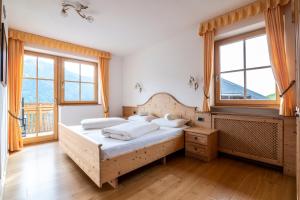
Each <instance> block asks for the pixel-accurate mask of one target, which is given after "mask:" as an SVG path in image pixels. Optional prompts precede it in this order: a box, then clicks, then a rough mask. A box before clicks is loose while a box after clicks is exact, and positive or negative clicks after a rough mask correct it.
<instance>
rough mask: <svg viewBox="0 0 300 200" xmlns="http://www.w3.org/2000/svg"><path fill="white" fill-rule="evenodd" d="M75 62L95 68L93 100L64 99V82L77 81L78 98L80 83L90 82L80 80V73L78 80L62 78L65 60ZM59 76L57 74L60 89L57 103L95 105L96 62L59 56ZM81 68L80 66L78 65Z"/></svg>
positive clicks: (96, 84) (96, 91) (96, 92)
mask: <svg viewBox="0 0 300 200" xmlns="http://www.w3.org/2000/svg"><path fill="white" fill-rule="evenodd" d="M68 61H69V62H76V63H79V64H80V65H82V64H87V65H92V66H94V68H95V74H94V83H93V84H94V96H95V99H94V100H93V101H81V100H79V101H66V100H65V99H64V94H65V82H74V83H78V84H79V99H80V98H81V84H82V83H90V84H92V83H91V82H85V81H81V74H80V76H79V77H80V80H79V81H65V79H64V72H65V62H68ZM59 63H60V66H61V67H60V76H59V83H60V86H61V87H60V89H59V91H60V92H59V93H60V95H59V104H60V105H80V104H81V105H95V104H98V95H99V94H98V84H99V81H98V63H95V62H89V61H83V60H78V59H73V58H65V57H61V58H60V62H59ZM80 68H81V66H80Z"/></svg>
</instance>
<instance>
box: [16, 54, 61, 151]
mask: <svg viewBox="0 0 300 200" xmlns="http://www.w3.org/2000/svg"><path fill="white" fill-rule="evenodd" d="M25 56H34V57H37V60H36V66H35V67H36V69H35V70H36V77H35V78H34V77H24V74H23V75H22V82H23V80H35V81H36V94H35V95H36V102H35V103H34V104H27V105H31V106H33V105H35V106H37V107H38V106H39V103H40V102H39V100H38V81H39V80H51V81H53V84H54V85H53V92H54V94H53V98H54V102H53V112H54V127H53V134H51V135H38V132H37V135H36V137H25V138H24V137H23V141H24V144H25V145H26V144H32V143H37V142H45V141H52V140H56V139H57V138H58V125H57V124H58V104H57V99H58V93H59V92H58V90H59V88H58V87H57V86H58V73H59V70H58V67H59V60H58V57H57V56H54V55H51V54H46V53H42V52H36V51H31V50H26V49H25V50H24V56H23V67H24V58H25ZM40 57H42V58H49V59H52V60H53V61H54V76H53V79H48V78H38V58H40ZM37 115H38V114H37ZM38 118H39V116H38ZM37 126H38V129H40V124H38V125H37Z"/></svg>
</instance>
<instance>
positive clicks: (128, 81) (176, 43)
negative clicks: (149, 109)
mask: <svg viewBox="0 0 300 200" xmlns="http://www.w3.org/2000/svg"><path fill="white" fill-rule="evenodd" d="M197 32H198V25H194V26H192V27H190V28H189V29H187V30H186V31H184V32H181V33H179V34H177V35H175V36H174V37H172V38H169V39H168V40H167V41H163V42H161V43H159V44H155V45H154V46H152V47H150V48H147V49H144V50H142V51H139V52H137V53H135V54H133V55H131V56H128V57H126V58H125V59H124V69H123V104H124V105H126V106H135V105H137V104H141V103H144V102H145V101H146V100H147V99H148V98H149V97H150V96H151V95H153V94H154V93H157V92H169V93H171V94H172V95H174V96H175V97H176V98H177V99H178V100H179V101H181V102H182V103H184V104H186V105H190V106H200V105H201V103H202V97H201V96H202V91H203V90H202V87H203V86H202V82H203V76H202V75H203V48H202V45H203V44H202V43H203V40H202V39H201V38H200V37H199V36H198V34H197ZM190 75H193V76H196V77H197V78H198V80H199V83H200V85H199V89H198V90H197V91H195V90H193V89H192V88H190V87H189V86H188V80H189V76H190ZM136 82H140V83H142V85H143V88H144V90H143V92H142V93H139V92H138V91H137V90H135V89H134V85H135V83H136Z"/></svg>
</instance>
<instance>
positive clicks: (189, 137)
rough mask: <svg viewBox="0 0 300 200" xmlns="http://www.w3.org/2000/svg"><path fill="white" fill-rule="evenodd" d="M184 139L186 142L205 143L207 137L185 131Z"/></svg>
mask: <svg viewBox="0 0 300 200" xmlns="http://www.w3.org/2000/svg"><path fill="white" fill-rule="evenodd" d="M185 140H186V141H187V142H193V143H197V144H204V145H207V137H206V136H203V135H199V134H193V133H191V132H186V134H185Z"/></svg>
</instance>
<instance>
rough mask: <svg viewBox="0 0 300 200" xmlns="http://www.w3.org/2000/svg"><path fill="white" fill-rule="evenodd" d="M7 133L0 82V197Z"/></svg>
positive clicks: (5, 0) (6, 149)
mask: <svg viewBox="0 0 300 200" xmlns="http://www.w3.org/2000/svg"><path fill="white" fill-rule="evenodd" d="M2 2H3V4H4V5H6V4H7V0H3V1H2ZM1 7H2V5H1ZM5 25H6V34H7V27H8V26H7V20H6V21H5ZM7 133H8V132H7V87H3V86H2V84H0V156H1V159H0V184H1V185H0V199H1V195H2V189H3V184H4V179H5V177H4V176H5V170H6V161H7V157H8V145H7V138H8V136H7Z"/></svg>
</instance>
